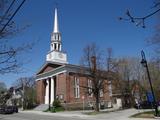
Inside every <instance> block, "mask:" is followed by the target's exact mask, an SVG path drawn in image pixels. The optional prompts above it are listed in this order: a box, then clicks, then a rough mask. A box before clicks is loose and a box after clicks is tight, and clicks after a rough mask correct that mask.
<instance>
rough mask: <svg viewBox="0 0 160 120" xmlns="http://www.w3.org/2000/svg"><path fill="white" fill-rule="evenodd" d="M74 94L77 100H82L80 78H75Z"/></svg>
mask: <svg viewBox="0 0 160 120" xmlns="http://www.w3.org/2000/svg"><path fill="white" fill-rule="evenodd" d="M74 93H75V98H80V87H79V78H77V77H74Z"/></svg>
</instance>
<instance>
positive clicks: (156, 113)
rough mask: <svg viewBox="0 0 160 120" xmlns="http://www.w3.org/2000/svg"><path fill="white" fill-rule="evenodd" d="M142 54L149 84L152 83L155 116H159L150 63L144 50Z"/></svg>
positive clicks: (142, 62)
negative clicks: (149, 67)
mask: <svg viewBox="0 0 160 120" xmlns="http://www.w3.org/2000/svg"><path fill="white" fill-rule="evenodd" d="M141 56H142V61H141V64H142V65H143V66H144V67H145V68H146V71H147V76H148V80H149V84H150V88H151V92H152V95H153V103H154V108H155V116H159V112H158V107H157V103H156V99H155V95H154V91H153V87H152V81H151V77H150V74H149V69H148V64H147V60H146V57H145V53H144V51H143V50H142V51H141Z"/></svg>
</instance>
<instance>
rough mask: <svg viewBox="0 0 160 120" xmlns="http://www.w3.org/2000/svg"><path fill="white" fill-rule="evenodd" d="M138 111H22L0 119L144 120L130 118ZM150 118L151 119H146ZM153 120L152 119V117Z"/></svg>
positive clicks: (0, 116) (2, 116) (1, 116)
mask: <svg viewBox="0 0 160 120" xmlns="http://www.w3.org/2000/svg"><path fill="white" fill-rule="evenodd" d="M137 112H139V111H137V110H135V109H128V110H120V111H114V112H109V113H105V114H98V115H90V116H88V115H84V114H82V113H80V112H77V111H72V112H61V113H56V114H55V113H44V112H34V111H23V112H20V113H15V114H8V115H0V120H146V119H142V118H141V119H139V118H130V117H129V116H130V115H133V114H135V113H137ZM147 120H151V119H147ZM152 120H153V119H152Z"/></svg>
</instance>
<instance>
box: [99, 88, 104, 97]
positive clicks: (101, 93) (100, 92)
mask: <svg viewBox="0 0 160 120" xmlns="http://www.w3.org/2000/svg"><path fill="white" fill-rule="evenodd" d="M99 96H100V97H103V89H101V90H100V91H99Z"/></svg>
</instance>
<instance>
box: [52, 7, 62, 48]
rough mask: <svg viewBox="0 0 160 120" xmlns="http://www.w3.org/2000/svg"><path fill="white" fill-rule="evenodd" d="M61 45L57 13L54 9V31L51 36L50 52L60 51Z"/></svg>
mask: <svg viewBox="0 0 160 120" xmlns="http://www.w3.org/2000/svg"><path fill="white" fill-rule="evenodd" d="M61 48H62V44H61V33H60V32H59V27H58V13H57V8H55V15H54V29H53V33H52V36H51V51H52V50H54V51H61Z"/></svg>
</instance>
